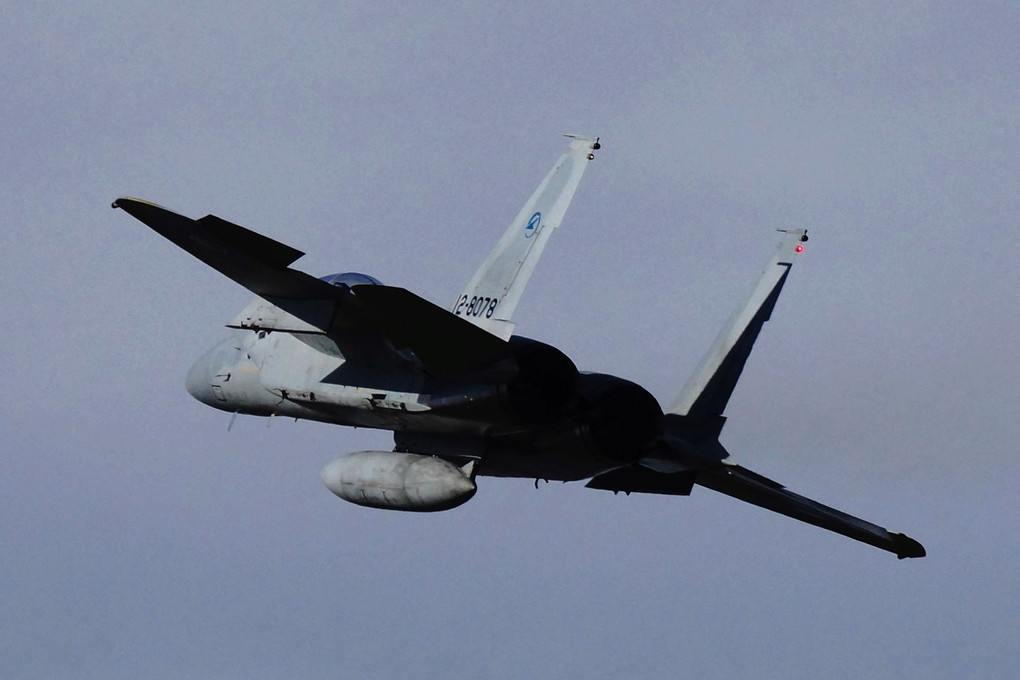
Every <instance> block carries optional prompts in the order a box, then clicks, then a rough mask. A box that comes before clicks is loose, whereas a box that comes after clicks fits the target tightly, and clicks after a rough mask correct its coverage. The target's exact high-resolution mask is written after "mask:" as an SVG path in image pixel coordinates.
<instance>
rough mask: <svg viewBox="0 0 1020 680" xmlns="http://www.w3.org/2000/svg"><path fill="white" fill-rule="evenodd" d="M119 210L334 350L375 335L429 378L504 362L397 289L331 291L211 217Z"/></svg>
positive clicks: (271, 244)
mask: <svg viewBox="0 0 1020 680" xmlns="http://www.w3.org/2000/svg"><path fill="white" fill-rule="evenodd" d="M113 207H114V208H121V209H123V210H124V211H125V212H127V213H128V214H130V215H131V216H132V217H134V218H136V219H137V220H139V221H140V222H142V223H144V224H146V225H147V226H148V227H150V228H151V229H152V230H153V231H155V232H157V233H158V234H160V235H161V236H164V237H165V238H167V239H169V240H170V241H172V242H173V243H174V244H176V245H178V246H180V247H181V248H182V249H184V250H186V251H187V252H189V253H191V254H192V255H194V256H195V257H197V258H198V259H199V260H201V261H202V262H204V263H205V264H207V265H209V266H210V267H212V268H213V269H215V270H217V271H218V272H220V273H221V274H223V275H225V276H227V277H228V278H230V279H232V280H233V281H236V282H237V283H239V284H241V285H242V286H244V287H245V288H247V289H248V290H250V291H252V292H253V293H255V294H256V295H259V296H260V297H262V298H265V299H266V300H267V301H269V302H270V303H272V304H273V305H275V306H277V307H280V308H281V309H283V310H284V311H286V312H288V313H289V314H293V315H294V316H297V317H298V318H300V319H302V320H304V321H305V322H307V323H308V324H310V325H311V327H313V328H318V329H319V330H320V331H321V332H322V333H323V334H325V335H329V336H330V337H334V338H335V339H337V341H338V342H337V344H338V345H339V346H341V347H344V346H347V347H350V348H355V345H356V344H357V343H353V344H352V343H351V342H348V340H350V339H351V338H359V337H361V336H362V335H363V333H362V331H364V330H372V331H378V332H381V333H382V335H383V337H384V338H385V339H386V340H387V341H388V342H389V344H390V345H392V347H393V349H394V350H396V351H397V352H401V351H402V350H405V349H406V350H410V351H411V352H412V353H413V354H414V356H415V357H416V358H417V360H418V362H419V363H420V364H421V366H422V368H423V369H424V370H425V371H426V372H428V373H430V374H431V375H437V376H439V375H455V374H459V373H467V372H470V371H474V370H478V369H480V368H483V367H485V366H487V365H489V364H492V363H495V362H497V361H500V360H502V359H505V358H506V357H507V356H508V355H509V345H508V344H507V343H506V342H504V341H503V340H501V339H499V338H497V337H496V336H494V335H492V334H490V333H487V332H486V331H484V330H482V329H481V328H478V327H477V326H475V325H473V324H471V323H469V322H468V321H466V320H464V319H461V318H459V317H457V316H455V315H453V314H452V313H450V312H448V311H447V310H445V309H443V308H442V307H439V306H437V305H435V304H433V303H431V302H429V301H428V300H425V299H424V298H421V297H419V296H417V295H415V294H414V293H412V292H410V291H408V290H405V289H403V288H396V287H391V286H372V285H361V286H353V287H351V288H348V287H346V286H340V287H337V286H333V285H331V284H329V283H326V282H325V281H322V280H320V279H317V278H315V277H314V276H311V275H309V274H306V273H305V272H302V271H299V270H297V269H291V268H289V267H288V265H290V264H291V263H292V262H294V261H295V260H297V259H298V258H299V257H301V256H302V255H303V254H304V253H302V252H301V251H300V250H297V249H295V248H292V247H290V246H288V245H286V244H283V243H280V242H279V241H274V240H273V239H271V238H269V237H267V236H263V235H261V234H258V233H256V232H254V231H251V230H250V229H246V228H244V227H241V226H238V225H236V224H232V223H230V222H227V221H226V220H223V219H221V218H219V217H216V216H215V215H207V216H206V217H203V218H201V219H198V220H193V219H191V218H189V217H185V216H184V215H179V214H177V213H175V212H172V211H170V210H167V209H166V208H163V207H161V206H158V205H156V204H155V203H150V202H148V201H142V200H139V199H136V198H118V199H117V200H116V201H114V202H113Z"/></svg>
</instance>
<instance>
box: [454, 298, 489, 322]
mask: <svg viewBox="0 0 1020 680" xmlns="http://www.w3.org/2000/svg"><path fill="white" fill-rule="evenodd" d="M497 304H499V300H497V299H496V298H490V297H482V296H479V295H475V296H473V297H471V298H470V299H469V298H468V296H467V295H461V296H460V300H457V306H456V307H454V308H453V313H454V314H456V315H457V316H474V317H478V316H484V317H485V318H486V319H491V318H492V313H493V312H495V311H496V305H497Z"/></svg>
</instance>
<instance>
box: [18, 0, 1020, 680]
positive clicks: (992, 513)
mask: <svg viewBox="0 0 1020 680" xmlns="http://www.w3.org/2000/svg"><path fill="white" fill-rule="evenodd" d="M256 4H258V5H261V6H256ZM667 4H668V3H667ZM0 26H2V30H3V40H0V64H3V67H2V68H0V91H3V92H4V96H3V97H0V120H2V121H3V125H2V127H0V159H2V160H3V166H4V170H3V172H2V173H0V205H2V206H3V215H4V224H5V227H4V229H3V230H2V232H0V233H2V238H3V242H2V243H0V246H2V247H0V264H2V267H0V282H2V284H3V290H4V291H5V295H4V297H3V302H2V303H0V305H2V306H0V308H2V309H3V311H4V317H5V318H6V319H8V321H9V322H10V323H9V324H8V329H7V333H6V340H5V341H4V343H3V345H2V347H3V350H2V351H3V355H2V356H3V361H2V362H0V371H2V372H0V376H2V384H3V385H4V387H5V391H6V393H7V397H6V398H5V399H4V400H3V403H2V406H0V451H2V455H3V458H2V460H3V466H4V473H3V474H2V475H0V517H2V518H3V522H2V523H0V583H2V584H3V597H2V602H3V610H4V616H2V617H0V674H2V675H3V676H4V677H6V678H12V679H20V678H38V677H61V678H100V677H102V678H149V677H152V678H156V677H160V678H162V677H184V678H186V677H195V678H242V677H265V678H285V677H287V678H289V677H310V678H320V677H321V678H325V677H337V676H342V677H366V678H383V677H394V676H402V675H406V674H408V673H412V672H413V673H419V674H421V675H422V676H423V677H463V676H472V677H493V678H519V677H522V676H524V675H539V676H549V677H584V678H601V677H650V676H657V677H662V676H665V675H675V674H677V673H682V674H684V675H690V676H692V677H747V676H752V675H753V676H754V677H758V678H819V677H822V678H858V677H869V678H893V677H896V678H898V677H904V676H906V675H907V674H911V675H917V676H927V677H932V678H959V677H975V678H977V677H1010V676H1012V675H1015V674H1016V672H1017V670H1018V669H1020V651H1018V650H1020V648H1018V646H1017V644H1016V642H1017V640H1018V639H1020V580H1018V579H1017V575H1016V572H1017V561H1018V557H1020V538H1018V535H1020V521H1018V519H1017V498H1018V494H1017V481H1016V480H1017V479H1018V478H1020V460H1018V452H1017V442H1018V441H1020V424H1018V423H1020V420H1018V419H1017V417H1016V414H1015V411H1016V407H1017V404H1018V403H1020V388H1018V385H1020V364H1018V362H1017V361H1016V359H1015V355H1016V338H1017V337H1018V336H1020V314H1018V312H1020V299H1018V295H1020V293H1018V291H1020V275H1018V267H1017V261H1018V259H1020V229H1018V228H1017V226H1016V215H1017V214H1018V207H1020V206H1018V205H1017V203H1018V199H1017V197H1018V196H1020V167H1018V166H1020V143H1018V134H1017V132H1018V131H1017V122H1016V121H1017V111H1018V104H1020V96H1018V95H1020V92H1018V85H1017V83H1018V82H1020V58H1018V54H1020V53H1018V51H1017V47H1016V36H1017V35H1018V34H1020V10H1018V9H1017V7H1016V6H1015V5H1014V4H1011V3H997V2H981V3H968V4H967V5H966V7H963V6H961V5H960V3H920V2H918V3H914V2H897V3H889V4H886V3H874V2H854V3H838V4H837V3H831V4H830V3H759V4H755V5H754V6H753V7H752V8H748V7H745V6H743V5H741V4H730V3H719V2H704V3H682V6H680V7H679V8H673V7H667V6H664V5H663V3H642V2H636V3H626V4H619V5H617V4H611V3H604V4H595V5H589V4H583V3H557V4H556V6H555V7H547V6H544V5H538V4H536V5H535V6H534V7H527V6H524V5H521V4H520V3H513V4H510V3H507V4H503V3H493V2H490V3H484V2H478V3H464V4H463V5H459V4H444V5H442V6H440V7H434V6H432V5H429V6H428V7H427V8H426V7H424V6H423V7H422V8H417V7H404V6H396V5H392V4H390V3H385V2H384V3H376V4H375V6H374V7H373V8H352V7H339V8H338V7H334V6H332V5H331V4H329V3H323V4H322V5H321V6H315V5H293V4H287V5H281V4H280V3H219V4H216V5H215V6H205V5H200V4H195V5H191V4H189V3H181V4H170V5H165V6H164V7H162V8H156V7H148V6H145V5H143V4H138V3H95V4H94V5H92V6H90V5H89V4H87V3H78V4H71V5H69V4H67V3H52V4H42V3H36V4H23V5H11V6H10V7H8V8H6V9H5V10H4V11H3V12H2V13H0ZM565 132H577V133H582V134H596V135H601V136H602V140H603V146H604V148H603V149H602V151H601V152H600V153H599V157H598V158H597V159H596V161H595V162H594V163H593V164H592V165H591V167H589V169H588V171H587V173H586V175H585V178H584V180H583V182H582V184H581V187H580V189H579V190H578V192H577V195H576V197H575V200H574V204H573V206H572V207H571V210H570V211H569V212H568V214H567V217H566V220H565V221H564V228H563V229H561V230H559V231H558V232H557V233H556V235H555V237H554V238H553V240H552V241H551V243H550V245H549V249H548V251H547V252H546V255H545V257H544V260H543V262H542V263H541V265H540V267H539V270H538V271H537V272H536V274H535V277H534V278H533V280H532V282H531V285H530V287H529V290H528V292H527V293H526V295H525V297H524V299H523V302H522V304H521V307H520V309H519V310H518V321H519V326H518V330H519V332H521V333H522V334H525V335H528V336H531V337H536V338H539V339H542V340H545V341H548V342H552V343H553V344H556V345H558V346H560V347H562V348H563V349H564V350H565V351H567V352H568V354H570V355H571V356H572V357H573V358H574V359H575V361H576V362H577V363H578V365H579V366H580V367H582V368H586V369H597V370H602V371H607V372H612V373H617V374H619V375H622V376H624V377H627V378H630V379H634V380H637V381H639V382H641V383H642V384H645V385H646V386H648V387H649V389H651V390H652V392H653V393H654V394H655V395H656V396H657V397H658V398H659V399H660V401H664V402H668V401H669V400H670V399H671V398H672V397H673V396H674V395H675V393H676V392H677V391H678V390H679V388H680V386H681V385H682V383H683V380H684V379H685V378H686V376H687V373H688V372H689V371H690V370H691V369H692V368H693V366H694V364H695V363H696V362H697V360H698V358H699V356H700V353H701V352H702V351H703V350H704V349H705V348H706V347H707V346H708V345H709V343H710V342H711V340H712V338H713V337H714V334H715V332H716V331H717V329H718V328H719V326H720V325H721V324H722V323H723V321H724V320H725V318H726V317H727V316H728V314H729V312H730V311H731V309H732V307H733V306H735V305H736V304H737V303H738V302H739V301H740V298H741V297H742V296H743V295H744V294H745V292H746V290H747V288H748V287H749V285H750V284H751V283H752V281H753V279H754V277H755V275H756V274H757V272H758V271H759V269H760V267H761V266H762V265H763V264H764V262H765V260H766V259H767V257H768V254H769V252H770V250H771V248H772V247H773V245H774V243H775V241H776V238H777V234H775V232H774V231H773V229H774V228H777V227H787V226H789V227H796V228H807V229H809V233H810V235H811V237H812V238H811V241H810V242H809V243H808V244H807V246H808V247H807V251H806V253H805V254H804V255H803V256H802V257H801V258H800V260H799V262H798V264H797V267H795V269H794V271H793V273H792V275H791V277H790V280H789V282H788V285H787V287H786V290H785V292H784V294H783V297H782V298H781V299H780V302H779V305H778V307H777V309H776V312H775V314H774V315H773V318H772V321H771V322H770V323H769V324H768V325H766V327H765V330H764V332H763V335H762V338H761V340H760V341H759V344H758V346H757V347H756V350H755V353H754V354H753V355H752V357H751V360H750V362H749V364H748V368H747V370H746V371H745V374H744V378H743V380H742V382H741V384H740V386H739V387H738V389H737V392H736V394H735V395H734V399H733V401H732V402H731V404H730V408H729V410H728V415H729V417H730V421H729V424H728V425H727V429H726V432H725V435H724V439H723V441H724V443H725V444H726V445H727V447H728V448H729V450H730V451H731V452H732V453H733V454H734V457H735V458H737V459H738V460H739V461H740V462H742V463H744V464H746V465H748V466H749V467H751V468H752V469H755V470H756V471H759V472H761V473H763V474H766V475H769V476H771V477H773V478H775V479H777V480H779V481H782V482H784V483H786V484H787V485H789V486H790V487H791V488H793V489H794V490H795V491H798V492H802V493H805V494H807V495H809V496H812V497H814V498H817V499H819V500H822V501H824V502H826V503H830V504H832V505H835V506H836V507H839V508H841V509H844V510H847V511H849V512H853V513H855V514H859V515H860V516H862V517H865V518H867V519H869V520H873V521H875V522H878V523H880V524H883V525H886V526H889V527H890V528H892V529H895V530H900V531H904V532H906V533H908V534H910V535H911V536H914V537H916V538H917V539H919V540H920V541H921V542H922V543H924V544H925V546H926V547H927V549H928V553H929V556H928V557H927V558H925V559H923V560H910V561H905V562H897V561H896V560H895V559H893V558H892V557H891V556H890V555H889V554H887V553H884V552H881V551H879V550H875V549H872V548H869V547H867V546H863V545H860V544H857V543H854V542H853V541H850V540H848V539H845V538H842V537H839V536H836V535H834V534H830V533H827V532H824V531H822V530H819V529H815V528H813V527H809V526H806V525H801V524H799V523H797V522H794V521H792V520H788V519H786V518H783V517H779V516H776V515H773V514H771V513H768V512H766V511H764V510H760V509H758V508H754V507H751V506H746V505H743V504H741V503H739V502H737V501H734V500H732V499H728V498H725V497H721V496H718V495H715V494H713V493H712V492H710V491H708V490H705V489H698V490H696V491H695V492H694V495H693V496H691V497H690V498H686V499H684V498H679V499H678V498H659V497H639V496H630V497H624V496H619V497H614V496H613V495H611V494H607V493H602V492H595V491H590V490H586V489H584V488H583V486H582V485H580V484H573V485H569V484H568V485H559V484H551V485H541V486H540V487H539V489H538V490H537V491H536V490H535V489H534V488H533V486H532V485H531V483H530V482H528V481H521V480H518V481H508V480H493V479H484V478H483V479H482V480H481V483H480V489H479V493H478V495H477V496H476V497H475V498H474V499H473V500H472V501H471V502H470V503H468V504H467V505H465V506H463V507H461V508H459V509H457V510H454V511H452V512H449V513H442V514H438V515H430V516H417V515H404V514H398V513H386V512H381V511H370V510H364V509H361V508H357V507H354V506H352V505H349V504H345V503H343V502H342V501H340V500H338V499H336V498H335V497H333V496H332V495H331V494H330V493H329V492H328V491H327V490H326V489H325V488H324V487H323V486H322V484H321V482H320V481H319V478H318V472H319V469H320V468H321V467H322V465H323V464H325V463H326V462H327V461H328V460H330V459H332V458H334V457H336V456H338V455H340V454H342V453H345V452H347V451H353V450H357V449H361V448H386V447H388V446H389V445H390V441H391V440H390V438H389V436H388V434H387V433H384V432H370V431H363V430H357V431H355V430H346V429H342V428H336V427H328V426H323V425H317V424H311V423H304V422H302V423H297V424H295V423H293V422H290V421H281V422H274V423H273V424H272V427H269V428H267V426H266V422H265V421H264V420H259V419H254V418H241V419H239V421H238V423H237V425H236V426H235V427H234V429H233V431H232V432H229V433H228V432H227V431H226V427H227V422H228V417H227V416H225V415H224V414H221V413H218V412H215V411H213V410H211V409H208V408H206V407H203V406H202V405H200V404H199V403H198V402H196V401H194V400H192V399H191V398H190V397H189V396H188V395H187V394H186V393H185V392H184V389H183V380H184V374H185V372H186V370H187V368H188V367H189V366H190V363H191V361H192V360H193V359H194V358H196V357H197V356H198V355H199V354H200V353H202V352H203V351H204V350H206V349H207V348H208V347H210V346H211V345H212V344H214V343H215V342H216V341H217V340H218V339H219V338H220V337H222V336H223V334H224V333H223V329H222V324H223V323H225V322H226V321H228V320H229V319H230V318H232V316H233V315H234V314H235V313H236V312H237V311H238V310H239V309H240V308H241V307H242V306H243V305H244V304H245V302H246V301H247V300H248V297H249V296H248V294H247V293H246V292H245V291H244V290H242V289H240V288H239V287H238V286H236V285H235V284H233V283H232V282H230V281H228V280H227V279H225V278H223V277H222V276H220V275H219V274H217V273H216V272H214V271H212V270H210V269H208V268H206V267H204V266H203V265H201V264H200V263H199V262H197V261H196V260H193V259H192V258H190V257H189V256H187V255H186V254H184V253H183V252H181V251H179V250H178V249H176V248H174V247H173V246H171V245H170V244H169V243H167V242H165V241H163V240H162V239H160V238H159V237H158V236H156V235H155V234H153V233H152V232H150V231H149V230H147V229H145V228H144V227H143V226H142V225H140V224H138V223H137V222H135V221H133V220H131V219H130V218H129V217H127V216H126V215H124V214H123V213H120V212H114V211H111V210H110V209H109V207H108V206H109V203H110V201H111V200H112V199H114V198H116V197H117V196H120V195H125V194H127V195H135V196H140V197H143V198H146V199H150V200H153V201H156V202H158V203H160V204H163V205H166V206H168V207H171V208H173V209H176V210H178V211H180V212H183V213H185V214H188V215H191V216H194V217H198V216H201V215H205V214H207V213H215V214H217V215H219V216H221V217H223V218H225V219H229V220H231V221H234V222H237V223H240V224H244V225H246V226H248V227H250V228H252V229H255V230H257V231H260V232H262V233H266V234H268V235H270V236H272V237H274V238H276V239H279V240H282V241H284V242H286V243H288V244H290V245H293V246H295V247H297V248H300V249H301V250H304V251H306V252H307V253H308V255H306V256H305V257H304V258H303V259H301V260H299V261H298V263H297V266H298V267H300V268H302V269H304V270H306V271H308V272H310V273H313V274H317V275H323V274H327V273H332V272H339V271H349V270H354V271H364V272H367V273H370V274H373V275H375V276H377V277H379V278H381V279H382V280H383V281H385V282H387V283H391V284H395V285H400V286H404V287H408V288H411V289H413V290H415V291H417V292H419V293H420V294H422V295H424V296H426V297H428V298H430V299H432V300H434V301H436V302H438V303H440V304H444V305H445V304H448V303H449V302H451V301H452V298H453V296H454V295H455V294H456V293H457V291H458V290H459V289H460V287H461V286H462V285H463V283H464V282H465V281H466V280H467V279H468V278H469V277H470V276H471V274H472V273H473V272H474V269H475V267H476V266H477V264H478V263H479V262H480V261H481V260H482V259H483V258H484V256H485V255H486V253H487V252H488V250H489V249H490V248H491V247H492V245H494V244H495V242H496V240H497V239H498V237H499V235H500V234H501V233H502V230H503V228H504V227H505V225H506V223H507V222H508V221H509V220H510V219H511V218H512V217H513V216H514V214H515V213H516V211H517V209H518V208H519V207H520V205H521V204H523V202H524V200H525V199H526V198H527V196H528V195H529V194H530V192H531V191H532V189H533V188H534V187H535V186H536V185H537V183H538V182H539V180H540V179H541V177H542V175H543V174H544V173H545V172H546V170H547V169H548V167H549V166H550V165H551V164H552V163H553V161H554V160H555V158H556V157H557V155H558V154H559V152H560V151H561V149H562V148H563V146H564V140H562V139H561V138H560V137H559V135H560V134H561V133H565Z"/></svg>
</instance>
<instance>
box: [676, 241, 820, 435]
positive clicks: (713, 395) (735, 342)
mask: <svg viewBox="0 0 1020 680" xmlns="http://www.w3.org/2000/svg"><path fill="white" fill-rule="evenodd" d="M779 231H782V232H785V234H786V237H785V238H784V239H783V241H782V242H781V243H780V244H779V247H777V248H776V251H775V253H774V254H773V256H772V259H771V260H769V263H768V265H766V266H765V271H763V272H762V274H761V277H760V278H759V279H758V283H757V285H756V286H755V288H754V290H753V291H752V292H751V296H750V297H749V298H748V299H747V302H745V303H744V305H743V306H742V307H740V308H739V309H737V311H736V312H735V313H734V314H733V316H731V317H730V319H729V321H728V322H727V323H726V326H724V327H723V329H722V331H721V332H720V333H719V337H717V338H716V340H715V342H714V343H713V344H712V346H711V347H710V348H709V350H708V352H707V353H706V354H705V356H704V357H703V358H702V359H701V363H700V364H699V365H698V368H697V369H696V370H695V371H694V373H693V374H692V375H691V377H690V379H688V381H687V384H686V385H684V388H683V390H681V391H680V394H679V395H678V396H677V398H676V400H675V401H674V402H673V404H672V406H670V408H669V413H675V414H678V415H689V416H705V415H722V412H723V411H724V410H725V409H726V404H727V402H729V400H730V395H732V394H733V388H734V387H736V385H737V380H738V379H739V378H740V373H741V371H743V370H744V364H745V363H746V362H747V357H748V356H749V355H750V354H751V348H752V347H753V346H754V341H755V340H757V339H758V333H760V332H761V328H762V325H764V323H765V322H766V321H768V320H769V317H770V316H771V315H772V309H773V308H774V307H775V306H776V300H778V299H779V293H780V292H781V291H782V289H783V284H784V283H785V282H786V277H787V275H788V274H789V273H790V268H791V267H792V266H793V258H794V256H795V255H796V254H797V253H799V252H800V251H802V250H803V249H804V248H803V246H802V245H801V243H802V242H804V241H807V230H806V229H780V230H779Z"/></svg>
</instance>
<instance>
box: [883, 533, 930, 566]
mask: <svg viewBox="0 0 1020 680" xmlns="http://www.w3.org/2000/svg"><path fill="white" fill-rule="evenodd" d="M890 535H891V536H892V539H893V547H894V548H895V549H896V557H897V558H898V559H901V560H904V559H907V558H908V557H924V556H925V555H927V554H928V553H927V552H925V550H924V546H923V545H921V544H920V543H919V542H917V541H915V540H914V539H912V538H911V537H910V536H907V535H905V534H890Z"/></svg>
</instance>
